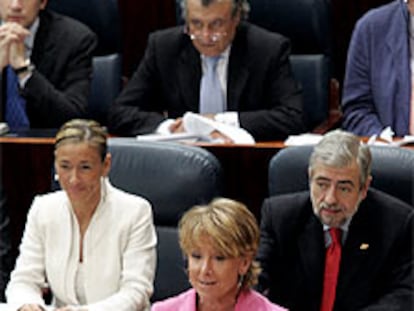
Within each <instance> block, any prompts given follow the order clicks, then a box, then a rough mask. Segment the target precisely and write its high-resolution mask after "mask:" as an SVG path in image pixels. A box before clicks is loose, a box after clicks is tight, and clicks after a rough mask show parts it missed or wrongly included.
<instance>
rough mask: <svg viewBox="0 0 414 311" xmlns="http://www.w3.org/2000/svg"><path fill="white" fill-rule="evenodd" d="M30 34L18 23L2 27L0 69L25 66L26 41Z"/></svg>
mask: <svg viewBox="0 0 414 311" xmlns="http://www.w3.org/2000/svg"><path fill="white" fill-rule="evenodd" d="M29 34H30V32H29V31H28V30H27V29H26V28H24V27H23V26H21V25H19V24H17V23H4V24H3V25H1V26H0V69H1V70H3V68H4V67H6V66H7V65H9V64H10V65H11V66H12V67H13V68H19V67H22V66H24V65H25V62H26V55H25V46H24V39H25V38H26V37H27V36H28V35H29Z"/></svg>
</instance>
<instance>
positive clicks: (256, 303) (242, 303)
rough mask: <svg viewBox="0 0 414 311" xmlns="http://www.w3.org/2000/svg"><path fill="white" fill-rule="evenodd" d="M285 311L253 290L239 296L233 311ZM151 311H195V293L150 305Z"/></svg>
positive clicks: (189, 291)
mask: <svg viewBox="0 0 414 311" xmlns="http://www.w3.org/2000/svg"><path fill="white" fill-rule="evenodd" d="M251 310H255V311H287V309H285V308H282V307H280V306H278V305H275V304H273V303H271V302H270V301H269V300H268V299H267V298H266V297H264V296H262V295H261V294H259V293H258V292H256V291H254V290H247V291H244V292H242V293H241V294H240V296H239V299H238V300H237V304H236V306H235V308H234V311H251ZM151 311H197V308H196V291H195V290H194V289H189V290H188V291H186V292H184V293H182V294H180V295H178V296H175V297H171V298H168V299H166V300H163V301H159V302H156V303H154V304H153V305H152V308H151Z"/></svg>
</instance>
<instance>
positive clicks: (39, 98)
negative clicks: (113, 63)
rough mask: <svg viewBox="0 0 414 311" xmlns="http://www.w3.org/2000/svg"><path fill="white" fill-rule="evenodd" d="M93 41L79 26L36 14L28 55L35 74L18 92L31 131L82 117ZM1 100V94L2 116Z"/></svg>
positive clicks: (46, 13) (49, 14) (45, 13)
mask: <svg viewBox="0 0 414 311" xmlns="http://www.w3.org/2000/svg"><path fill="white" fill-rule="evenodd" d="M96 40H97V39H96V36H95V34H94V33H92V31H91V30H89V29H88V28H87V27H86V26H84V25H83V24H81V23H79V22H77V21H75V20H73V19H70V18H68V17H64V16H62V15H58V14H56V13H52V12H50V11H46V10H45V11H41V12H40V24H39V28H38V31H37V33H36V37H35V41H34V46H33V50H32V55H31V62H32V63H33V64H34V65H35V66H36V70H35V71H34V72H33V75H32V77H31V78H30V79H29V80H28V82H27V84H26V86H25V88H24V89H23V90H22V96H23V97H24V98H25V99H26V102H27V103H26V108H27V114H28V117H29V121H30V126H31V127H32V128H58V127H60V126H61V125H62V124H63V123H64V122H66V121H68V120H70V119H73V118H76V117H84V116H85V114H86V110H87V103H88V95H89V90H90V79H91V75H92V52H93V51H94V49H95V46H96V43H97V41H96ZM2 76H5V75H2ZM5 80H6V79H3V81H2V85H3V88H2V89H3V90H5ZM5 96H6V94H5V91H3V94H2V96H1V98H2V109H3V112H4V107H5ZM1 115H3V116H4V113H1Z"/></svg>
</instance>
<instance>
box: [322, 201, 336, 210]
mask: <svg viewBox="0 0 414 311" xmlns="http://www.w3.org/2000/svg"><path fill="white" fill-rule="evenodd" d="M319 209H326V210H331V211H340V210H341V207H340V206H339V205H338V204H328V203H326V202H322V203H321V204H319Z"/></svg>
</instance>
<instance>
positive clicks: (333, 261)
mask: <svg viewBox="0 0 414 311" xmlns="http://www.w3.org/2000/svg"><path fill="white" fill-rule="evenodd" d="M329 234H330V235H331V239H332V243H331V245H329V247H328V248H327V249H326V256H325V273H324V277H323V293H322V303H321V311H332V310H333V306H334V302H335V293H336V283H337V281H338V274H339V263H340V261H341V229H338V228H330V229H329Z"/></svg>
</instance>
